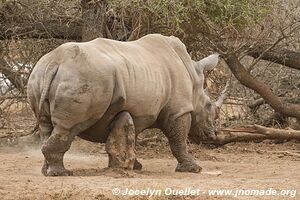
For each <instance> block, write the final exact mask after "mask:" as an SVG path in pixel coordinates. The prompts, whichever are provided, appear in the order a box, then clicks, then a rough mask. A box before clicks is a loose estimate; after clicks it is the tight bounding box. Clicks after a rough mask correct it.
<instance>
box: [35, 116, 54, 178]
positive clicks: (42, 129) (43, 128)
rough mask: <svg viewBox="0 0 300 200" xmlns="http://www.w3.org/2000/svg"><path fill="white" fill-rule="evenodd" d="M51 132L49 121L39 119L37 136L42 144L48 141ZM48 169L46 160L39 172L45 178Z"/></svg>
mask: <svg viewBox="0 0 300 200" xmlns="http://www.w3.org/2000/svg"><path fill="white" fill-rule="evenodd" d="M52 130H53V126H52V124H51V122H50V121H49V119H48V118H47V117H41V119H40V123H39V130H38V134H39V137H40V140H41V142H42V144H44V143H45V142H46V141H47V140H48V138H49V137H50V135H51V132H52ZM48 167H49V165H48V162H47V161H46V160H44V164H43V167H42V170H41V172H42V174H43V175H45V176H46V175H47V170H48Z"/></svg>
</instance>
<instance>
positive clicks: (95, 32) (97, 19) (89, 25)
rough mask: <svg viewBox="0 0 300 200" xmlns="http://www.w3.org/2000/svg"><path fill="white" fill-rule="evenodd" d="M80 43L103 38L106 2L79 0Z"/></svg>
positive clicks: (100, 0) (103, 0)
mask: <svg viewBox="0 0 300 200" xmlns="http://www.w3.org/2000/svg"><path fill="white" fill-rule="evenodd" d="M81 7H82V21H83V25H82V41H89V40H92V39H95V38H97V37H104V34H105V32H106V17H105V16H106V9H107V2H106V0H96V1H91V0H81Z"/></svg>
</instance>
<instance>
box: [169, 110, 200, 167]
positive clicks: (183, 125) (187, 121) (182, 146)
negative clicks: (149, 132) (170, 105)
mask: <svg viewBox="0 0 300 200" xmlns="http://www.w3.org/2000/svg"><path fill="white" fill-rule="evenodd" d="M190 126H191V115H190V113H187V114H184V115H182V116H180V117H179V118H177V119H175V120H172V121H169V123H167V125H165V127H164V128H163V132H164V134H165V135H166V137H167V138H168V141H169V144H170V148H171V151H172V154H173V155H174V157H175V158H176V159H177V161H178V164H177V167H176V170H175V171H176V172H193V173H199V172H201V169H202V168H201V167H200V166H199V165H198V164H197V163H196V162H195V161H194V159H193V158H192V156H191V155H190V154H189V153H188V152H187V144H186V141H187V136H188V132H189V130H190Z"/></svg>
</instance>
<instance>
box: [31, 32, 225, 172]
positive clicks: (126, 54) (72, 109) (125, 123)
mask: <svg viewBox="0 0 300 200" xmlns="http://www.w3.org/2000/svg"><path fill="white" fill-rule="evenodd" d="M205 63H206V64H205ZM206 66H209V65H207V62H204V64H203V62H202V63H201V61H199V62H195V61H193V60H192V59H191V57H190V56H189V54H188V52H187V50H186V47H185V45H184V44H183V43H182V42H181V41H180V40H179V39H178V38H177V37H174V36H170V37H167V36H162V35H160V34H150V35H147V36H144V37H142V38H140V39H138V40H136V41H131V42H121V41H114V40H109V39H104V38H97V39H94V40H92V41H89V42H82V43H76V42H68V43H65V44H62V45H61V46H59V47H57V48H56V49H54V50H53V51H51V52H49V53H48V54H46V55H44V56H43V57H42V58H41V59H40V60H39V61H38V62H37V64H36V66H35V67H34V69H33V71H32V73H31V75H30V77H29V81H28V87H27V90H28V91H27V92H28V100H29V103H30V105H31V108H32V109H33V111H34V113H35V116H36V118H37V120H38V123H39V134H40V136H41V140H42V147H41V151H42V153H43V155H44V157H45V161H44V165H43V167H42V173H43V174H44V175H46V176H59V175H71V174H72V172H71V171H69V170H67V169H65V167H64V164H63V157H64V154H65V152H66V151H68V149H69V148H70V145H71V143H72V141H73V140H74V138H75V137H76V136H78V137H80V138H83V139H85V140H88V141H92V142H99V143H105V142H106V141H107V138H108V137H109V135H110V133H111V132H113V131H114V130H118V131H119V132H120V131H121V134H124V135H125V134H127V133H126V132H128V131H131V133H132V132H134V134H135V135H137V134H138V133H140V132H142V131H143V130H145V129H148V128H153V127H156V128H159V129H161V130H162V131H163V133H164V134H165V136H166V137H167V138H168V141H169V144H170V148H171V151H172V154H173V155H174V157H175V158H176V159H177V161H178V164H177V167H176V171H178V172H194V173H198V172H200V171H201V167H200V166H199V165H198V164H197V163H196V162H195V161H194V159H193V158H192V156H191V155H189V153H188V152H187V137H188V136H190V137H191V138H197V137H198V136H200V135H202V134H206V135H211V134H214V132H215V131H216V125H215V120H216V119H217V117H218V110H219V109H220V106H221V104H222V98H221V99H219V100H218V101H216V102H212V101H211V100H210V98H209V96H208V95H206V94H205V92H204V90H203V81H204V75H203V70H205V67H206ZM210 67H211V66H210ZM133 141H134V140H133ZM133 168H141V165H140V163H139V162H138V161H137V160H135V163H134V166H133Z"/></svg>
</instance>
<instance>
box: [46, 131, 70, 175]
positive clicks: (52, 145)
mask: <svg viewBox="0 0 300 200" xmlns="http://www.w3.org/2000/svg"><path fill="white" fill-rule="evenodd" d="M74 137H75V136H73V135H71V134H70V131H68V130H66V129H64V128H62V127H60V126H55V127H54V129H53V131H52V133H51V136H50V137H49V138H48V139H46V140H45V141H44V143H43V145H42V153H43V154H44V157H45V162H44V165H43V167H42V173H43V174H44V175H45V176H70V175H72V172H71V171H69V170H66V169H65V167H64V164H63V157H64V154H65V152H66V151H68V150H69V148H70V146H71V143H72V141H73V140H74Z"/></svg>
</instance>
